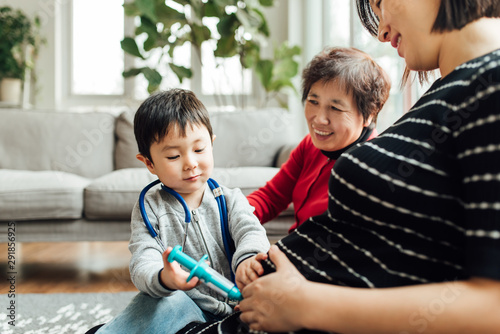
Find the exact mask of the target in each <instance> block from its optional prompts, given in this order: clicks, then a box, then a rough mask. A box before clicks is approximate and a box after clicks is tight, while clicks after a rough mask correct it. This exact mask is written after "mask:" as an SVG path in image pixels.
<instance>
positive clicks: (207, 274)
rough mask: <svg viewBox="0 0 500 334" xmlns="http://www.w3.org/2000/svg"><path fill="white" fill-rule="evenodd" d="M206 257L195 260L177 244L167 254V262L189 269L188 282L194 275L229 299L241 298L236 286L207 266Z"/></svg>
mask: <svg viewBox="0 0 500 334" xmlns="http://www.w3.org/2000/svg"><path fill="white" fill-rule="evenodd" d="M207 258H208V255H206V254H205V255H204V256H203V257H202V258H201V259H200V261H196V260H194V259H193V258H192V257H190V256H189V255H187V254H186V253H184V252H182V247H181V246H180V245H177V246H175V247H174V249H172V252H170V254H169V255H168V262H173V261H177V262H179V264H181V265H182V266H184V267H186V268H187V269H189V270H190V274H189V277H188V279H187V281H188V282H189V281H190V280H191V278H193V276H196V277H198V278H199V279H200V280H201V281H203V282H204V283H205V284H207V285H208V286H210V287H211V288H213V289H214V290H216V291H219V292H220V293H221V294H222V295H224V296H226V297H228V298H229V299H232V300H242V299H243V296H242V295H241V292H240V290H239V289H238V287H237V286H236V285H234V284H233V283H232V282H231V281H230V280H228V279H227V278H225V277H224V276H222V275H221V274H220V273H218V272H217V271H215V270H214V269H213V268H211V267H210V266H208V265H207V263H206V262H205V261H206V260H207Z"/></svg>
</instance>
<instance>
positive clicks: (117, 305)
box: [0, 292, 137, 334]
mask: <svg viewBox="0 0 500 334" xmlns="http://www.w3.org/2000/svg"><path fill="white" fill-rule="evenodd" d="M136 294H137V292H119V293H58V294H16V296H15V299H11V298H8V295H7V294H2V296H1V297H0V333H2V334H21V333H22V334H49V333H50V334H64V333H68V334H69V333H71V334H80V333H82V334H83V333H85V332H86V331H88V330H89V329H90V328H92V327H94V326H95V325H98V324H102V323H106V322H108V321H109V320H111V319H112V318H113V317H114V316H115V315H117V314H118V313H119V312H120V311H121V310H123V309H124V308H125V307H126V306H127V305H128V303H129V301H130V300H132V298H133V297H134V296H135V295H136ZM12 300H14V301H15V304H14V307H15V311H14V312H11V311H10V310H8V308H9V307H11V306H10V305H11V301H12ZM11 309H12V307H11ZM11 313H14V316H15V321H14V324H15V326H12V322H11V321H12V318H11V317H10V315H11ZM9 322H11V324H9Z"/></svg>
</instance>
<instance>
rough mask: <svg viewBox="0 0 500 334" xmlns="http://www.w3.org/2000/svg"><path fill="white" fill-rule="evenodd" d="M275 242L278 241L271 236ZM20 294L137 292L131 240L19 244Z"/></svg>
mask: <svg viewBox="0 0 500 334" xmlns="http://www.w3.org/2000/svg"><path fill="white" fill-rule="evenodd" d="M270 241H271V243H274V242H276V241H277V239H276V240H273V239H271V240H270ZM0 254H2V256H1V258H0V270H1V272H2V273H3V275H4V276H5V278H4V279H1V280H0V293H1V294H5V293H8V292H9V289H10V282H9V280H8V279H7V278H8V275H7V273H8V272H10V271H11V270H9V268H8V265H9V263H8V262H7V254H8V244H7V243H0ZM15 261H16V262H15V273H16V274H15V291H16V293H78V292H121V291H137V289H136V287H135V286H134V285H133V284H132V281H131V280H130V274H129V269H128V265H129V261H130V252H129V250H128V241H114V242H33V243H16V250H15Z"/></svg>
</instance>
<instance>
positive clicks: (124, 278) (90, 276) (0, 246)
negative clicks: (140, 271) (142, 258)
mask: <svg viewBox="0 0 500 334" xmlns="http://www.w3.org/2000/svg"><path fill="white" fill-rule="evenodd" d="M127 247H128V242H127V241H120V242H51V243H16V251H15V261H16V262H15V273H16V274H15V290H16V293H63V292H64V293H77V292H120V291H137V289H136V288H135V286H134V285H133V284H132V282H131V280H130V274H129V270H128V264H129V261H130V252H129V251H128V248H127ZM0 254H2V257H1V258H0V270H1V271H2V273H3V274H4V275H6V273H8V272H10V270H8V267H7V266H8V262H7V254H8V244H7V243H0ZM9 289H10V282H9V281H8V280H7V279H2V280H0V293H2V294H4V293H7V292H8V291H9Z"/></svg>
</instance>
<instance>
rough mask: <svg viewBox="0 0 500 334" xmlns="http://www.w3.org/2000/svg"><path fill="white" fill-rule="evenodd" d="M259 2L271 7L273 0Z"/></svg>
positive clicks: (260, 0)
mask: <svg viewBox="0 0 500 334" xmlns="http://www.w3.org/2000/svg"><path fill="white" fill-rule="evenodd" d="M259 3H260V4H261V5H262V6H264V7H271V6H273V5H274V0H259Z"/></svg>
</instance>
